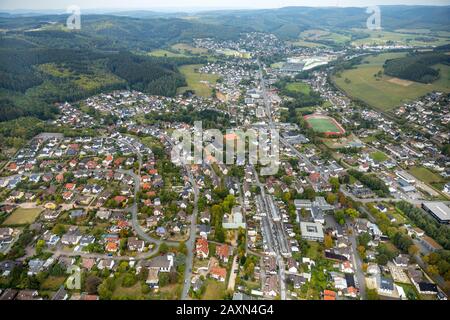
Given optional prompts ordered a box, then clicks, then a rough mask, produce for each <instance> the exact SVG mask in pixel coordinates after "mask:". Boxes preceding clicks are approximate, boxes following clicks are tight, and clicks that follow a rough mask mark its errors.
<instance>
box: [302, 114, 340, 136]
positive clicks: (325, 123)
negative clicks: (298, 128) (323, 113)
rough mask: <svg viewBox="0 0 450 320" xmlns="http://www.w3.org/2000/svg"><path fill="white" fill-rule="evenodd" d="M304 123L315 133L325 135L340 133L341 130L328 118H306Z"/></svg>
mask: <svg viewBox="0 0 450 320" xmlns="http://www.w3.org/2000/svg"><path fill="white" fill-rule="evenodd" d="M306 122H307V123H308V124H309V125H310V126H311V128H312V129H313V130H314V131H315V132H319V133H326V132H333V133H340V132H341V129H340V128H339V127H338V126H337V125H336V124H335V123H334V122H333V121H332V120H331V119H329V118H307V119H306Z"/></svg>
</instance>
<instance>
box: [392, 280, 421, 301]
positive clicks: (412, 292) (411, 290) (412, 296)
mask: <svg viewBox="0 0 450 320" xmlns="http://www.w3.org/2000/svg"><path fill="white" fill-rule="evenodd" d="M396 284H397V285H399V286H400V287H402V288H403V290H405V293H406V297H408V300H420V296H419V295H418V294H417V291H416V288H415V287H414V286H413V285H412V284H407V283H396Z"/></svg>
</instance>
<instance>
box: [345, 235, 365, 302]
mask: <svg viewBox="0 0 450 320" xmlns="http://www.w3.org/2000/svg"><path fill="white" fill-rule="evenodd" d="M348 239H349V240H350V243H351V245H352V260H353V266H354V268H355V276H356V280H357V281H358V289H359V295H360V297H361V298H363V299H364V298H365V297H366V277H365V275H364V272H363V270H362V261H361V257H360V256H359V254H358V250H357V248H358V243H357V241H356V231H355V229H353V227H352V234H351V235H348Z"/></svg>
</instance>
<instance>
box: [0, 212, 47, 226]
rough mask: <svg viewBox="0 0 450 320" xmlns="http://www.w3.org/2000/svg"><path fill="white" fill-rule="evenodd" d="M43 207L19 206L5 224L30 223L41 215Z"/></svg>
mask: <svg viewBox="0 0 450 320" xmlns="http://www.w3.org/2000/svg"><path fill="white" fill-rule="evenodd" d="M41 212H42V209H39V208H35V209H22V208H18V209H16V210H14V211H13V213H11V215H10V216H9V217H8V218H7V219H6V220H5V221H4V222H3V224H4V225H18V224H30V223H33V222H34V220H36V218H37V217H38V216H39V214H40V213H41Z"/></svg>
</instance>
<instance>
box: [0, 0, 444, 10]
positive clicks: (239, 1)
mask: <svg viewBox="0 0 450 320" xmlns="http://www.w3.org/2000/svg"><path fill="white" fill-rule="evenodd" d="M394 4H395V5H397V4H403V5H450V0H163V1H161V0H1V1H0V10H3V11H6V10H18V9H25V10H64V9H65V8H67V7H69V6H70V5H77V6H78V7H80V8H81V10H83V9H103V10H104V9H122V10H123V9H148V10H152V9H153V10H160V11H168V10H169V11H170V10H176V9H189V8H190V9H191V10H192V9H219V8H221V9H222V8H223V9H225V8H280V7H286V6H311V7H316V6H340V7H367V6H370V5H394Z"/></svg>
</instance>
